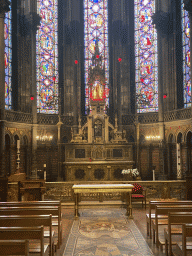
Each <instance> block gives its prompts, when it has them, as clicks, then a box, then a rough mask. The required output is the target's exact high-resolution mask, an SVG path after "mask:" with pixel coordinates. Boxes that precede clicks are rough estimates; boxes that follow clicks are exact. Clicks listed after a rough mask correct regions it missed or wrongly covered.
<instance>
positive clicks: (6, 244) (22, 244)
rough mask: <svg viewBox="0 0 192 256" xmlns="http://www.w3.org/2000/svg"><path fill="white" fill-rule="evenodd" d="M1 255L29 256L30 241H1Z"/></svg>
mask: <svg viewBox="0 0 192 256" xmlns="http://www.w3.org/2000/svg"><path fill="white" fill-rule="evenodd" d="M0 255H7V256H8V255H25V256H29V241H28V240H7V241H5V240H0Z"/></svg>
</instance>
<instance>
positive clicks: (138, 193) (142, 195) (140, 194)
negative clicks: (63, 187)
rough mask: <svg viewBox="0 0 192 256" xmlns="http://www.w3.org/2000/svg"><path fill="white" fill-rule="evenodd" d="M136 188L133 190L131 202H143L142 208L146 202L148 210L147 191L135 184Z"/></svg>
mask: <svg viewBox="0 0 192 256" xmlns="http://www.w3.org/2000/svg"><path fill="white" fill-rule="evenodd" d="M133 185H134V188H133V189H132V195H131V200H132V202H134V201H137V202H138V201H142V208H143V201H144V202H145V209H146V190H145V189H144V188H143V187H142V186H141V185H139V184H138V183H134V184H133Z"/></svg>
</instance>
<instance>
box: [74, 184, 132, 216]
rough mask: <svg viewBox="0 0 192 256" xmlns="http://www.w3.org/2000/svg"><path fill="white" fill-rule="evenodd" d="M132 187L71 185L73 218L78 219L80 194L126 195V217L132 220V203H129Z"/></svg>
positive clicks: (124, 185) (129, 185) (126, 185)
mask: <svg viewBox="0 0 192 256" xmlns="http://www.w3.org/2000/svg"><path fill="white" fill-rule="evenodd" d="M133 187H134V186H133V185H131V184H90V185H86V184H81V185H73V187H72V189H73V191H74V194H75V217H76V218H78V216H79V212H78V208H79V198H78V196H79V194H80V193H115V192H120V193H126V195H127V196H126V199H127V202H126V203H127V216H129V219H132V218H133V215H132V203H131V193H132V188H133Z"/></svg>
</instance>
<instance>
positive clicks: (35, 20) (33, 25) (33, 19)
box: [28, 0, 41, 169]
mask: <svg viewBox="0 0 192 256" xmlns="http://www.w3.org/2000/svg"><path fill="white" fill-rule="evenodd" d="M28 1H29V0H28ZM29 5H30V13H29V16H28V20H29V24H30V26H29V28H30V36H31V69H32V70H31V85H32V86H31V94H32V95H33V97H34V100H32V118H33V123H32V129H31V133H32V156H33V159H32V169H36V168H37V166H36V164H37V163H36V150H37V139H36V137H37V86H36V32H37V30H38V28H39V26H40V20H41V18H40V16H39V14H37V0H33V1H31V0H30V2H29Z"/></svg>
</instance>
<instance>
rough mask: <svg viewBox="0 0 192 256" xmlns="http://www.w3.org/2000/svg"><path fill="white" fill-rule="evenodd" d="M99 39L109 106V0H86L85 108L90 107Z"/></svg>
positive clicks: (106, 101) (106, 99) (106, 97)
mask: <svg viewBox="0 0 192 256" xmlns="http://www.w3.org/2000/svg"><path fill="white" fill-rule="evenodd" d="M97 40H98V46H99V54H100V56H101V58H102V66H103V67H104V69H105V92H106V95H105V103H106V105H108V106H109V48H108V1H107V0H85V1H84V46H85V48H84V49H85V52H84V56H85V66H84V68H85V109H86V112H87V110H88V108H89V107H90V95H91V88H89V67H90V66H91V65H92V56H93V54H94V53H95V45H96V41H97Z"/></svg>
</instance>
